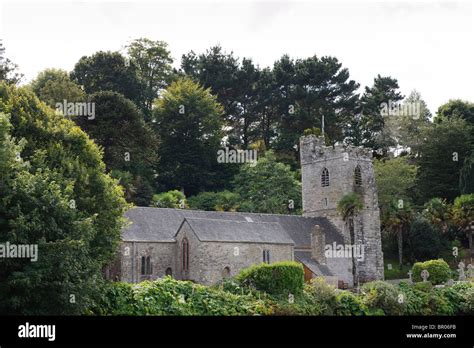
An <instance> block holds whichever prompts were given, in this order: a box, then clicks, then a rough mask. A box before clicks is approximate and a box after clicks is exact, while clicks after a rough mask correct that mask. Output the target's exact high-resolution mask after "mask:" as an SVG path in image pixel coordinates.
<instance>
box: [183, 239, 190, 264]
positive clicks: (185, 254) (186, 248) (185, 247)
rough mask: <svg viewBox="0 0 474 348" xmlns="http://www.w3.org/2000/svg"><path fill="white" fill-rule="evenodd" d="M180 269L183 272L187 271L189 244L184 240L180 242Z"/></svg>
mask: <svg viewBox="0 0 474 348" xmlns="http://www.w3.org/2000/svg"><path fill="white" fill-rule="evenodd" d="M181 268H182V270H183V271H185V272H186V271H188V270H189V243H188V240H187V239H186V238H184V239H183V241H182V242H181Z"/></svg>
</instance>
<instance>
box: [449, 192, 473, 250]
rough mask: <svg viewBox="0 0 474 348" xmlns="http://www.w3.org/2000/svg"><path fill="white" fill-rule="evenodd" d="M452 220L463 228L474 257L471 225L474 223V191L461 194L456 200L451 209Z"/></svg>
mask: <svg viewBox="0 0 474 348" xmlns="http://www.w3.org/2000/svg"><path fill="white" fill-rule="evenodd" d="M451 214H452V215H451V221H452V222H453V224H455V225H456V226H459V228H460V229H461V230H463V231H464V232H465V233H466V234H467V236H468V239H469V250H470V254H471V257H474V246H473V242H472V234H473V231H472V230H471V225H472V224H473V223H474V193H471V194H469V195H461V196H459V197H457V198H456V199H455V200H454V203H453V206H452V209H451Z"/></svg>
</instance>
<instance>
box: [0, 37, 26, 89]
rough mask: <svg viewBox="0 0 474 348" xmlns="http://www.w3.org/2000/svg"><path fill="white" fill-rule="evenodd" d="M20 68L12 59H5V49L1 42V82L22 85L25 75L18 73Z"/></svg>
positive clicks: (0, 41)
mask: <svg viewBox="0 0 474 348" xmlns="http://www.w3.org/2000/svg"><path fill="white" fill-rule="evenodd" d="M17 69H18V66H17V65H16V64H14V63H13V62H12V61H11V60H10V59H8V58H5V47H4V46H3V43H2V40H0V82H2V81H5V82H6V83H10V84H18V83H20V81H21V79H22V78H23V75H22V74H20V73H19V72H18V71H17Z"/></svg>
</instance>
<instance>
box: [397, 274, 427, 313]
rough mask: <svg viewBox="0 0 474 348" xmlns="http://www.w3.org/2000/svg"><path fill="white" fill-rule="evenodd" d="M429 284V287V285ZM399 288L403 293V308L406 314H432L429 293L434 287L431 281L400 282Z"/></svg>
mask: <svg viewBox="0 0 474 348" xmlns="http://www.w3.org/2000/svg"><path fill="white" fill-rule="evenodd" d="M427 285H429V287H428V286H427ZM398 289H399V291H400V293H401V294H403V303H402V306H401V308H402V310H403V314H405V315H428V314H430V308H429V306H428V303H429V295H428V293H429V292H430V291H431V289H432V285H431V283H416V284H408V283H406V282H400V283H399V284H398Z"/></svg>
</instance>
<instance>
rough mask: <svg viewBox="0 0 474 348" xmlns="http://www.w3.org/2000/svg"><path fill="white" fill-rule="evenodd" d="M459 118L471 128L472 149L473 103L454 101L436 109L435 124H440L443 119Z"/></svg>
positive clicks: (473, 131)
mask: <svg viewBox="0 0 474 348" xmlns="http://www.w3.org/2000/svg"><path fill="white" fill-rule="evenodd" d="M445 118H447V119H451V118H461V119H463V120H465V121H466V122H467V123H468V124H469V125H470V128H471V140H472V144H473V147H474V103H471V102H468V101H464V100H460V99H454V100H450V101H449V102H447V103H446V104H443V105H441V106H440V107H439V108H438V112H437V114H436V118H435V122H441V121H442V120H443V119H445Z"/></svg>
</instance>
